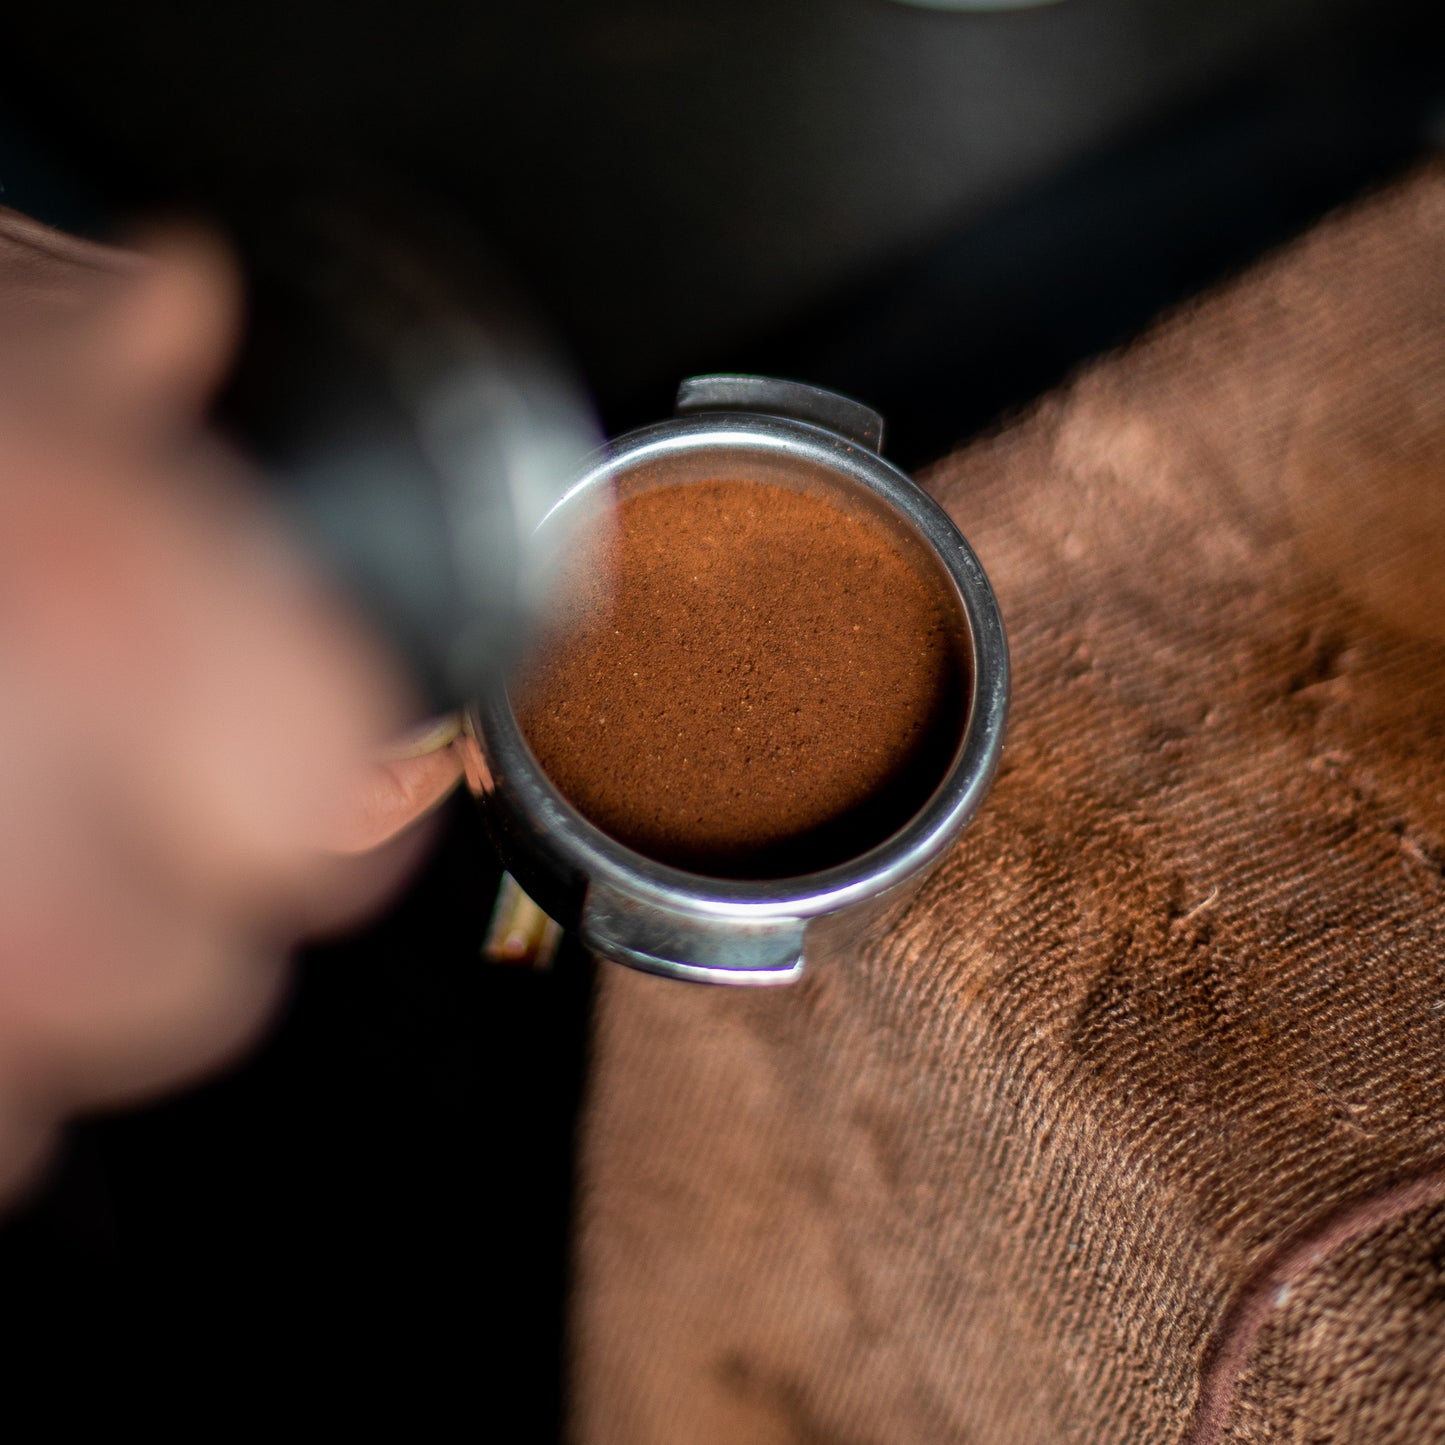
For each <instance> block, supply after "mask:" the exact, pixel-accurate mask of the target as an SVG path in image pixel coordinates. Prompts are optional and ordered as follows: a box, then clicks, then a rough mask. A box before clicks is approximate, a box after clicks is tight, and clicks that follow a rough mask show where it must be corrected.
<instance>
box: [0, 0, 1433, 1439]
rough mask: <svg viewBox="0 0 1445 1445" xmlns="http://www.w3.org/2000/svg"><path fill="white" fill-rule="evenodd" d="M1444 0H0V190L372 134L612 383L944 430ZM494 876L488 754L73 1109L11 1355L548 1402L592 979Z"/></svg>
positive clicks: (1421, 59) (588, 376) (201, 201)
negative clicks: (115, 1086) (214, 1054)
mask: <svg viewBox="0 0 1445 1445" xmlns="http://www.w3.org/2000/svg"><path fill="white" fill-rule="evenodd" d="M1441 10H1442V7H1440V6H1439V5H1438V4H1434V3H1423V0H1422V3H1405V0H1063V3H1061V4H1057V5H1052V6H1047V7H1042V8H1037V9H1033V10H1025V11H1021V12H1018V13H996V14H964V13H956V14H949V13H941V12H933V11H927V10H920V9H913V8H907V7H905V6H902V5H899V4H895V3H890V0H836V3H831V4H792V5H790V4H786V3H778V0H773V3H767V4H765V3H761V0H738V3H733V4H728V5H698V6H689V5H674V4H665V3H661V0H613V3H606V0H596V3H581V0H572V3H562V4H554V5H550V6H545V7H544V6H540V5H530V4H528V5H522V4H518V5H514V6H510V7H504V6H488V5H481V4H475V3H470V4H469V3H464V0H411V3H409V4H408V5H405V6H402V5H399V4H395V3H391V4H385V3H379V0H353V3H349V4H340V3H331V4H319V3H311V4H307V3H304V0H302V3H297V0H251V3H247V4H244V5H243V4H238V3H234V0H211V3H209V4H205V5H195V6H192V7H187V8H185V9H182V8H181V7H179V6H176V5H174V4H173V3H172V4H168V3H161V0H131V3H129V4H126V5H124V6H121V5H115V4H99V3H88V4H67V3H63V0H62V3H52V4H48V5H33V6H27V7H24V8H15V7H11V8H10V9H9V10H8V12H7V13H5V14H4V15H3V16H0V46H3V53H4V56H5V67H6V72H7V81H6V87H5V90H4V91H3V92H0V185H3V187H4V189H3V191H0V201H3V202H5V203H7V204H10V205H14V206H17V207H19V208H20V209H23V210H29V211H31V212H33V213H35V214H38V215H41V216H43V217H45V218H47V219H50V220H53V221H55V222H56V223H58V224H64V225H69V226H73V227H75V228H77V229H93V228H94V227H96V226H97V225H98V220H97V218H98V216H99V215H101V214H107V213H116V212H122V213H123V212H128V211H135V212H144V211H145V210H147V209H149V208H154V207H157V206H173V205H175V204H177V203H181V204H189V205H201V206H204V205H205V203H206V200H207V198H208V197H209V196H211V195H213V194H215V193H216V192H217V190H218V188H219V187H221V186H223V185H224V184H227V183H229V181H230V180H231V179H232V178H233V177H235V176H236V175H237V174H240V173H244V174H245V175H247V176H248V177H250V178H251V183H252V184H253V185H256V186H258V187H259V189H260V193H262V194H264V189H265V185H266V178H267V177H268V175H271V174H276V175H280V174H281V173H282V172H284V171H290V170H293V169H294V168H295V167H296V166H297V165H298V164H300V165H303V166H317V167H321V168H323V169H324V168H326V167H328V166H330V165H333V164H334V165H351V164H354V163H356V162H358V161H359V162H361V163H363V164H364V165H365V166H367V167H369V168H372V169H374V170H377V171H379V172H382V173H387V174H394V175H396V176H398V177H400V178H401V179H402V180H403V181H404V182H405V183H406V184H407V185H409V186H410V187H412V188H413V189H414V190H415V191H416V192H418V193H419V194H422V195H424V196H426V197H427V198H429V199H430V200H433V201H435V202H439V203H441V204H443V205H445V206H448V207H450V208H452V209H453V210H455V211H457V212H459V213H460V214H462V215H464V216H465V217H467V218H469V219H470V220H472V221H473V222H474V223H475V224H476V225H477V226H478V227H479V228H480V229H481V230H482V231H483V232H484V233H485V234H486V235H487V236H488V237H489V238H490V239H491V240H492V241H493V242H494V243H495V244H496V246H497V247H498V248H499V249H500V250H501V252H502V253H503V254H504V256H505V257H506V258H507V259H508V260H509V262H510V263H511V265H512V267H513V268H514V269H515V270H516V271H517V272H518V273H519V275H520V276H521V277H522V279H523V280H524V281H525V283H526V285H527V287H528V288H529V289H530V291H531V293H532V294H533V295H534V297H535V298H536V299H537V300H538V302H539V304H540V307H541V308H542V309H543V310H544V311H545V312H546V314H547V315H548V316H549V317H550V318H551V320H552V322H553V324H554V326H555V327H556V329H557V331H558V333H559V334H560V335H561V336H562V337H563V338H564V340H565V342H566V343H567V345H568V346H569V348H570V349H571V351H572V354H573V355H574V357H575V358H576V361H577V363H578V366H579V368H580V370H581V372H582V374H583V376H584V378H585V380H586V382H587V384H588V385H589V387H590V388H591V389H592V391H593V393H594V395H595V397H596V399H597V402H598V405H599V408H600V410H601V412H602V415H603V418H604V421H605V423H606V424H607V426H608V427H609V429H611V430H613V431H616V430H621V429H624V428H626V427H628V426H631V425H634V424H636V423H639V422H642V421H648V420H652V419H655V418H657V417H659V416H661V415H663V414H665V412H666V411H667V410H668V409H669V403H670V396H671V392H672V389H673V388H674V386H675V384H676V382H677V380H678V379H679V378H680V377H681V376H683V375H687V374H689V373H692V372H697V371H710V370H743V371H763V372H775V373H779V374H784V375H792V376H797V377H800V378H803V379H806V380H810V381H815V382H819V383H822V384H825V385H831V386H835V387H838V388H840V389H843V390H845V391H849V392H852V393H854V394H856V395H859V396H861V397H863V398H864V399H866V400H867V401H869V402H871V403H872V404H874V405H876V406H878V407H880V408H881V409H882V410H883V411H884V412H885V413H886V414H887V415H888V417H889V420H890V440H889V443H888V447H887V450H888V451H889V452H890V454H891V455H892V456H893V457H894V458H895V459H896V460H898V461H899V462H901V463H902V464H904V465H905V466H918V465H921V464H923V463H925V462H927V461H928V460H930V459H931V458H933V457H935V456H937V455H939V454H940V453H941V452H943V451H944V450H946V449H948V448H949V447H951V446H953V445H954V444H956V443H957V442H959V441H961V440H963V439H964V438H966V437H968V436H970V435H972V434H974V433H976V432H977V431H979V430H980V429H981V428H985V427H987V426H989V425H990V424H992V423H994V422H996V420H997V419H998V418H999V417H1000V416H1002V415H1004V414H1006V413H1007V412H1008V411H1009V410H1010V409H1012V408H1016V407H1019V406H1022V405H1024V404H1026V403H1027V402H1028V401H1029V400H1030V399H1031V398H1032V397H1034V396H1036V395H1037V394H1038V393H1039V392H1040V391H1042V390H1044V389H1046V388H1047V387H1049V386H1050V385H1052V384H1053V383H1055V382H1056V381H1058V380H1059V379H1060V378H1061V377H1063V376H1064V375H1066V374H1067V373H1068V372H1069V371H1070V370H1071V369H1072V368H1074V367H1076V366H1077V365H1078V364H1079V363H1080V362H1081V361H1083V360H1084V359H1086V358H1088V357H1090V356H1092V355H1096V354H1098V353H1099V352H1100V351H1102V350H1105V349H1107V348H1109V347H1111V346H1114V345H1117V344H1119V343H1121V342H1123V341H1125V340H1127V339H1128V338H1129V337H1130V336H1131V335H1133V334H1134V333H1136V332H1137V331H1138V330H1139V329H1140V328H1141V327H1143V326H1144V325H1145V324H1146V323H1147V322H1148V320H1149V319H1150V318H1151V317H1152V316H1154V315H1156V314H1157V313H1158V312H1159V311H1160V310H1161V309H1163V308H1166V307H1168V306H1171V305H1174V304H1176V303H1178V302H1179V301H1181V300H1183V299H1185V298H1187V297H1188V296H1190V295H1191V294H1193V293H1195V292H1197V291H1198V290H1199V289H1201V288H1202V287H1204V286H1206V285H1208V284H1210V283H1211V282H1213V281H1215V280H1217V279H1219V278H1220V277H1222V276H1224V275H1227V274H1228V273H1230V272H1231V271H1234V270H1236V269H1238V268H1240V267H1242V266H1244V265H1246V264H1248V263H1249V262H1250V261H1251V260H1253V259H1254V258H1256V257H1258V256H1259V255H1260V254H1261V253H1262V252H1264V251H1265V250H1267V249H1268V248H1269V247H1271V246H1273V245H1275V244H1277V243H1279V242H1280V241H1282V240H1284V239H1286V238H1287V237H1289V236H1291V235H1293V234H1296V233H1298V232H1299V231H1300V230H1302V229H1303V228H1305V227H1306V226H1307V225H1308V224H1309V223H1310V222H1311V221H1312V220H1314V219H1315V218H1316V217H1317V216H1319V215H1320V214H1322V213H1323V212H1324V211H1326V210H1327V209H1329V208H1330V207H1332V206H1334V205H1336V204H1338V203H1340V202H1342V201H1345V200H1347V199H1349V198H1351V197H1353V196H1356V195H1358V194H1359V193H1360V192H1361V191H1363V190H1365V189H1368V188H1369V187H1371V186H1374V185H1377V184H1380V183H1383V182H1384V181H1386V180H1388V179H1389V178H1390V177H1392V176H1393V175H1395V174H1397V173H1399V172H1400V171H1401V170H1402V169H1404V168H1405V167H1406V166H1408V165H1409V164H1410V163H1411V162H1412V161H1414V160H1415V159H1417V158H1419V157H1421V156H1423V155H1425V154H1428V153H1430V152H1431V151H1432V150H1434V149H1435V148H1436V147H1437V146H1438V145H1439V144H1440V143H1441V142H1442V140H1445V64H1442V56H1445V51H1442V48H1441V47H1442V42H1445V18H1442V15H1441ZM494 884H495V867H494V865H493V864H492V863H491V861H490V859H489V857H488V855H487V851H486V846H485V843H484V841H483V839H482V838H481V835H480V832H479V830H478V827H477V823H476V819H475V818H474V816H473V814H472V811H471V809H470V807H469V805H468V804H467V802H466V800H464V799H458V800H456V802H455V803H454V805H453V806H452V807H451V808H450V810H449V812H448V814H447V819H446V832H445V837H444V840H443V843H442V845H441V847H440V848H439V850H438V852H437V854H436V856H435V859H434V861H433V863H432V865H431V867H430V868H429V870H428V871H427V873H426V874H425V876H424V877H423V878H422V879H421V880H420V881H419V882H418V884H417V885H416V886H415V888H414V889H413V890H412V891H411V893H410V894H409V895H408V896H407V898H406V899H405V900H404V901H403V902H402V903H401V904H400V905H399V906H398V907H397V908H396V909H394V910H393V911H392V912H391V913H390V914H389V915H388V916H387V917H386V918H384V919H383V920H381V921H380V922H379V923H377V924H376V925H375V926H374V927H373V928H371V929H370V930H368V931H367V932H366V933H365V934H364V935H361V936H359V937H356V938H354V939H350V940H347V941H344V942H342V943H339V944H336V945H333V946H329V947H327V948H325V949H318V950H315V951H313V952H312V953H311V954H309V955H308V956H307V957H306V958H305V959H304V960H303V962H302V965H301V968H300V971H299V979H298V984H297V987H296V990H295V993H294V995H293V998H292V1001H291V1004H290V1007H289V1009H288V1011H287V1013H286V1016H285V1017H284V1019H283V1020H282V1022H281V1024H280V1026H279V1027H278V1028H277V1029H276V1030H275V1032H274V1033H273V1035H272V1037H271V1038H270V1040H269V1042H268V1043H267V1044H266V1045H265V1046H264V1047H263V1048H262V1049H260V1050H259V1052H258V1053H257V1054H256V1055H255V1056H254V1057H253V1058H252V1059H251V1060H250V1061H249V1062H248V1063H246V1064H245V1065H243V1066H242V1067H240V1068H239V1069H237V1070H235V1071H234V1072H232V1073H231V1074H230V1075H229V1076H227V1077H226V1078H224V1079H221V1080H218V1081H216V1082H214V1083H212V1084H210V1085H208V1086H206V1087H204V1088H202V1089H199V1090H196V1091H194V1092H192V1093H190V1094H189V1095H187V1096H185V1097H182V1098H179V1099H175V1100H171V1101H169V1102H166V1103H164V1104H161V1105H158V1106H156V1107H154V1108H151V1109H147V1110H142V1111H137V1112H134V1113H131V1114H127V1115H125V1116H121V1117H115V1118H106V1119H98V1120H92V1121H88V1122H86V1123H83V1124H81V1125H79V1126H78V1127H77V1128H76V1129H75V1131H74V1133H73V1137H72V1140H71V1144H70V1147H69V1149H68V1151H67V1153H66V1155H65V1157H64V1160H63V1162H62V1163H61V1164H60V1165H59V1167H58V1168H57V1170H56V1171H55V1172H54V1174H53V1175H52V1177H51V1179H50V1180H49V1182H48V1184H47V1185H46V1186H45V1187H44V1188H43V1189H42V1190H41V1191H40V1192H39V1193H38V1194H37V1195H36V1197H35V1198H34V1200H33V1201H32V1202H31V1203H30V1204H29V1205H28V1206H27V1207H26V1208H24V1209H23V1210H22V1211H21V1212H20V1213H19V1214H18V1215H16V1216H15V1217H13V1218H12V1220H11V1222H10V1223H9V1224H8V1225H7V1226H6V1227H5V1228H4V1229H3V1230H0V1290H3V1292H4V1297H5V1300H6V1310H5V1312H4V1313H5V1315H6V1317H7V1324H6V1326H5V1327H6V1329H7V1331H9V1332H12V1333H14V1335H15V1339H14V1341H13V1343H12V1344H11V1346H10V1349H9V1351H8V1353H7V1357H6V1358H7V1364H6V1367H5V1374H6V1379H7V1383H9V1382H14V1383H15V1384H16V1385H17V1386H20V1385H23V1384H25V1383H27V1382H28V1383H32V1384H38V1383H39V1382H42V1381H44V1382H45V1389H46V1395H45V1399H46V1401H47V1403H48V1406H49V1408H51V1409H53V1410H60V1411H66V1410H69V1409H71V1408H90V1407H102V1408H104V1410H105V1411H106V1413H107V1414H108V1415H110V1416H111V1417H112V1418H114V1419H128V1420H136V1421H142V1422H145V1421H149V1422H152V1423H163V1422H164V1421H166V1420H167V1419H168V1418H171V1417H176V1416H178V1414H179V1412H180V1398H181V1396H180V1395H179V1394H178V1392H177V1382H178V1380H184V1381H186V1382H187V1383H188V1384H190V1385H194V1384H200V1385H203V1386H204V1387H205V1398H206V1399H207V1400H208V1401H209V1402H210V1403H209V1406H208V1409H209V1410H211V1411H213V1412H215V1413H217V1414H219V1415H222V1416H231V1415H235V1414H237V1413H240V1412H245V1411H259V1412H261V1414H262V1415H263V1416H266V1415H269V1416H271V1417H272V1418H274V1419H276V1420H277V1421H278V1422H279V1421H281V1420H285V1421H301V1420H307V1421H315V1422H321V1423H326V1424H330V1425H332V1426H337V1427H346V1426H349V1425H353V1424H362V1423H375V1422H376V1421H377V1420H379V1419H381V1418H382V1417H383V1413H384V1412H389V1411H393V1410H395V1411H398V1412H400V1413H399V1415H398V1416H397V1418H398V1419H400V1420H403V1421H405V1422H407V1430H408V1434H410V1435H414V1436H416V1437H418V1438H425V1437H429V1436H430V1435H432V1434H434V1433H440V1432H441V1428H442V1427H441V1426H440V1425H439V1424H438V1425H436V1426H435V1427H434V1428H433V1427H431V1426H430V1425H429V1424H428V1421H429V1420H432V1419H435V1420H437V1421H440V1420H442V1419H443V1418H450V1419H451V1420H453V1421H455V1422H456V1426H457V1427H458V1428H466V1429H469V1430H475V1431H478V1432H480V1433H482V1434H483V1435H484V1436H490V1435H495V1436H496V1437H497V1438H504V1439H508V1440H550V1439H553V1438H555V1437H556V1434H557V1431H558V1428H559V1420H560V1413H561V1409H562V1401H563V1387H562V1373H561V1364H560V1361H561V1340H562V1333H561V1330H562V1318H563V1314H562V1311H563V1305H564V1300H565V1287H566V1278H567V1258H566V1239H567V1221H568V1218H569V1210H570V1207H571V1189H572V1175H571V1149H572V1134H573V1124H574V1119H575V1114H576V1109H577V1104H578V1100H579V1097H580V1093H581V1089H582V1083H583V1078H584V1070H585V1041H586V1026H587V1012H588V1003H589V997H590V991H591V986H592V980H591V972H590V965H588V964H586V963H585V961H583V960H581V959H580V958H578V957H576V956H575V955H573V954H571V953H566V952H564V954H563V957H562V958H561V959H560V960H559V962H558V964H557V966H556V967H555V969H554V970H553V971H552V972H551V973H550V974H548V975H540V976H537V975H529V974H518V973H515V972H510V971H507V970H505V969H500V968H492V967H488V966H485V965H483V964H482V962H481V961H480V960H479V957H478V942H479V939H480V936H481V932H482V929H483V927H484V923H485V919H486V915H487V912H488V910H489V907H490V902H491V893H492V890H493V888H494ZM57 1371H58V1372H59V1374H60V1376H61V1378H63V1379H64V1380H65V1381H67V1382H68V1383H65V1384H62V1385H60V1386H58V1387H57V1386H55V1385H53V1384H52V1383H50V1382H51V1380H52V1378H53V1377H54V1376H55V1374H56V1372H57ZM98 1380H104V1381H105V1382H106V1383H105V1384H104V1385H103V1386H102V1385H99V1384H96V1383H95V1382H96V1381H98ZM498 1422H506V1423H505V1425H499V1423H498Z"/></svg>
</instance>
